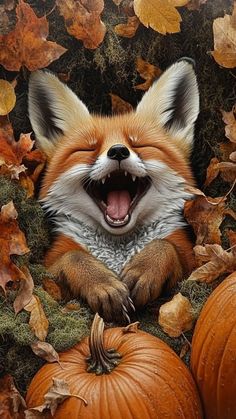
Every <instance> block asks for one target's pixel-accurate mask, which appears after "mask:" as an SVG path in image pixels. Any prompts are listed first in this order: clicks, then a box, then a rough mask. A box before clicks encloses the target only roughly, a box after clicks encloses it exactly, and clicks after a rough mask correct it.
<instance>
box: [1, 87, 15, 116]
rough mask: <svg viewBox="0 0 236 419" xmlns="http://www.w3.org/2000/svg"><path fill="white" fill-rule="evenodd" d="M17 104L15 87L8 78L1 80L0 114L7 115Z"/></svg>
mask: <svg viewBox="0 0 236 419" xmlns="http://www.w3.org/2000/svg"><path fill="white" fill-rule="evenodd" d="M15 104H16V94H15V90H14V87H13V86H12V84H11V83H9V82H8V81H6V80H2V79H1V80H0V115H7V114H9V112H11V111H12V109H13V108H14V106H15Z"/></svg>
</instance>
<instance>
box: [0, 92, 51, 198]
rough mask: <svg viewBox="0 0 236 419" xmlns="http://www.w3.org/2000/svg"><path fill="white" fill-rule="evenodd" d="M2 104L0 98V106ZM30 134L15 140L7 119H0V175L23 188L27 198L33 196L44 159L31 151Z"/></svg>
mask: <svg viewBox="0 0 236 419" xmlns="http://www.w3.org/2000/svg"><path fill="white" fill-rule="evenodd" d="M2 103H3V101H1V97H0V106H1V104H2ZM33 146H34V141H32V140H31V133H29V134H21V136H20V138H19V140H18V141H16V140H15V138H14V134H13V129H12V126H11V124H10V122H9V120H8V118H7V117H0V174H3V175H10V177H11V179H16V180H19V183H20V184H21V186H23V187H25V189H26V190H27V193H28V196H29V197H31V196H33V195H34V184H35V182H36V181H37V179H38V176H39V175H40V173H41V171H42V170H43V168H44V165H45V162H46V157H45V155H44V154H43V153H42V152H41V151H40V150H32V148H33Z"/></svg>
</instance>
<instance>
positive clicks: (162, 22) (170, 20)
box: [134, 0, 188, 35]
mask: <svg viewBox="0 0 236 419" xmlns="http://www.w3.org/2000/svg"><path fill="white" fill-rule="evenodd" d="M187 3H188V0H134V11H135V14H136V15H137V16H138V18H139V20H140V21H141V22H142V24H143V25H144V26H146V27H147V28H148V27H149V26H150V28H152V29H154V30H155V31H157V32H159V33H162V34H163V35H166V33H176V32H180V22H181V21H182V19H181V16H180V14H179V12H178V11H177V10H176V8H175V7H178V6H184V5H185V4H187Z"/></svg>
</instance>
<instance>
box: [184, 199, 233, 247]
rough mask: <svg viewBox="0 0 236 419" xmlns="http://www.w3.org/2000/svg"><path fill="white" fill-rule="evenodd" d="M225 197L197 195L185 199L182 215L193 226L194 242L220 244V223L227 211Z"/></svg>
mask: <svg viewBox="0 0 236 419" xmlns="http://www.w3.org/2000/svg"><path fill="white" fill-rule="evenodd" d="M225 200H226V198H225V197H218V198H210V197H207V198H206V197H204V196H198V197H197V198H196V199H195V200H192V201H187V202H186V203H185V206H184V216H185V218H186V219H187V221H188V223H189V224H190V225H191V226H192V227H193V230H194V233H195V235H196V244H206V243H209V244H211V243H212V244H213V243H218V244H221V232H220V229H219V227H220V225H221V223H222V221H223V219H224V216H225V215H226V213H227V211H228V210H227V209H226V208H225Z"/></svg>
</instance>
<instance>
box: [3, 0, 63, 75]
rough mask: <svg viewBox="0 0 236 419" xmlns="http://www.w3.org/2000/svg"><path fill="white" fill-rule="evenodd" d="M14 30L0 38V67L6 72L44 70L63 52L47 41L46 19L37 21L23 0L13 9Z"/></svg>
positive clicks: (61, 48)
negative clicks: (25, 69) (22, 67)
mask: <svg viewBox="0 0 236 419" xmlns="http://www.w3.org/2000/svg"><path fill="white" fill-rule="evenodd" d="M16 16H17V23H16V26H15V29H14V30H13V31H11V32H9V33H8V34H6V35H0V64H2V65H3V66H4V67H5V68H6V69H7V70H10V71H19V70H20V68H21V66H25V67H27V68H28V70H30V71H34V70H37V69H39V68H44V67H47V66H48V65H49V64H50V63H51V62H52V61H54V60H57V59H58V58H59V57H60V56H61V55H62V54H64V52H66V49H65V48H64V47H62V46H61V45H58V44H57V43H56V42H51V41H47V40H46V38H47V36H48V32H49V25H48V21H47V19H46V16H43V17H40V18H38V17H37V16H36V14H35V13H34V11H33V9H32V8H31V7H30V5H29V4H27V3H25V2H24V1H23V0H20V1H19V4H18V5H17V7H16Z"/></svg>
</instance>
